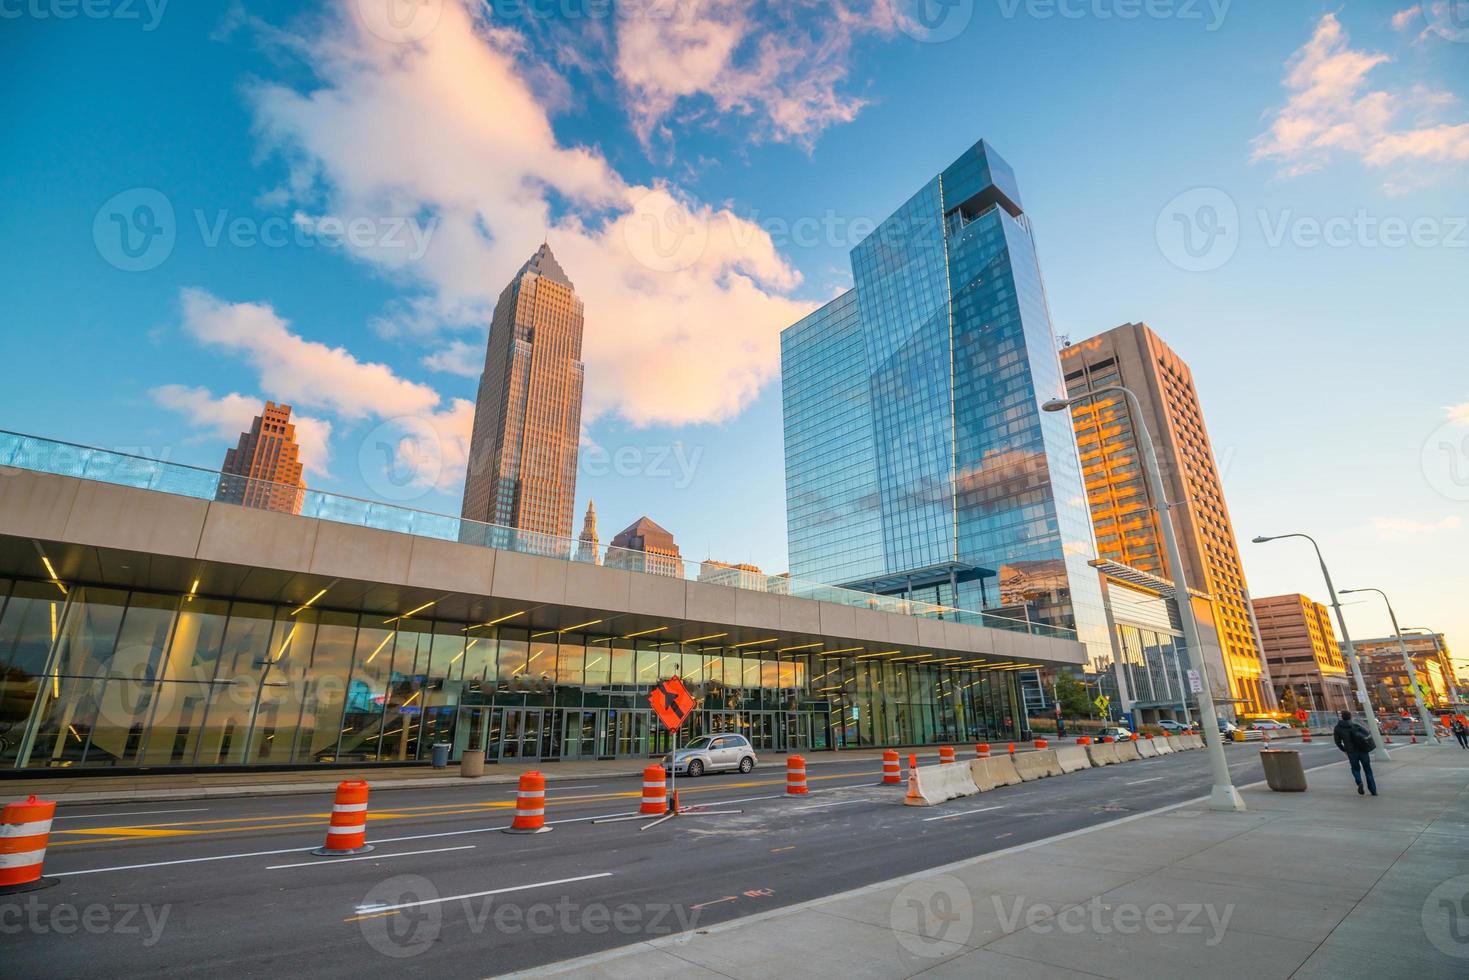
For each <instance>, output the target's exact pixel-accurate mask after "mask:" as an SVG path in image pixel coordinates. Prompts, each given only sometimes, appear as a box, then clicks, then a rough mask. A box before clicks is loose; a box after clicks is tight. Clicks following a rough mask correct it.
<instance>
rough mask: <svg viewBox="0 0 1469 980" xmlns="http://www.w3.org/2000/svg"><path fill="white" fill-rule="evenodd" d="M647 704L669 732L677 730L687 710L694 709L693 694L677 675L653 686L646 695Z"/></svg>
mask: <svg viewBox="0 0 1469 980" xmlns="http://www.w3.org/2000/svg"><path fill="white" fill-rule="evenodd" d="M648 704H649V705H650V706H652V708H653V714H655V715H657V716H658V720H659V721H661V722H663V727H664V728H667V729H668V730H669V731H670V732H676V731H678V728H679V726H680V725H682V724H683V723H684V719H686V718H688V716H689V712H691V711H693V710H694V699H693V696H692V695H690V694H689V690H688V688H686V687H684V686H683V681H681V680H679V679H678V678H677V677H670V678H669V679H668V680H666V681H659V682H658V686H657V687H655V688H653V693H651V694H649V695H648Z"/></svg>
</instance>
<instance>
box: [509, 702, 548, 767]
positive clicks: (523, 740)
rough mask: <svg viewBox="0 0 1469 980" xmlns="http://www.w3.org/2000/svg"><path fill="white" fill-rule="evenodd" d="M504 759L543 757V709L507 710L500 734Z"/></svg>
mask: <svg viewBox="0 0 1469 980" xmlns="http://www.w3.org/2000/svg"><path fill="white" fill-rule="evenodd" d="M500 757H501V758H502V759H539V758H540V757H541V709H539V708H506V709H505V721H504V724H503V726H502V728H501V734H500Z"/></svg>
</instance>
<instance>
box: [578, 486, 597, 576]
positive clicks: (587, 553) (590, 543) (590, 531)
mask: <svg viewBox="0 0 1469 980" xmlns="http://www.w3.org/2000/svg"><path fill="white" fill-rule="evenodd" d="M601 543H602V542H601V540H600V539H599V538H598V537H597V503H596V501H594V500H588V501H587V516H586V517H584V518H582V522H581V536H580V537H578V538H577V539H576V560H577V561H584V562H587V563H589V564H592V565H600V564H602V551H601Z"/></svg>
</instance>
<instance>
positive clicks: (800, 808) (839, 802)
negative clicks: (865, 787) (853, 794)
mask: <svg viewBox="0 0 1469 980" xmlns="http://www.w3.org/2000/svg"><path fill="white" fill-rule="evenodd" d="M871 802H872V800H832V801H831V802H830V803H813V804H812V805H810V806H798V807H796V812H797V813H800V812H802V811H803V810H821V809H824V808H825V807H829V806H851V805H852V804H853V803H871Z"/></svg>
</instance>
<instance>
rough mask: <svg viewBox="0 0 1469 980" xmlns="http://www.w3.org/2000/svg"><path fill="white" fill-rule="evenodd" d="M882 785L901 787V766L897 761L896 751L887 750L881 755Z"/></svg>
mask: <svg viewBox="0 0 1469 980" xmlns="http://www.w3.org/2000/svg"><path fill="white" fill-rule="evenodd" d="M882 784H883V785H884V786H901V785H903V766H902V763H900V762H899V761H898V751H897V749H888V750H887V751H886V752H884V753H883V754H882Z"/></svg>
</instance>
